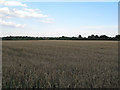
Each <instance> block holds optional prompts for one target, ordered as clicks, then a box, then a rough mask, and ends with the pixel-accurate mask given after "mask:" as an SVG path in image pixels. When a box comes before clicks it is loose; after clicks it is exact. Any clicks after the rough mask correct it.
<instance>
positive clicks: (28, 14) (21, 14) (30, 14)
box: [0, 7, 48, 18]
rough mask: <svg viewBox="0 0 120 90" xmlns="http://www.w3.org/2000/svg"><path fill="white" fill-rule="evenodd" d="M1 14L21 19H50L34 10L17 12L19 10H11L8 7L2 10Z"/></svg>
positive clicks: (0, 9)
mask: <svg viewBox="0 0 120 90" xmlns="http://www.w3.org/2000/svg"><path fill="white" fill-rule="evenodd" d="M0 13H1V14H4V16H6V15H7V16H10V17H19V18H44V17H48V16H47V15H43V14H41V13H39V12H37V10H34V9H25V10H17V9H9V8H8V7H4V8H0Z"/></svg>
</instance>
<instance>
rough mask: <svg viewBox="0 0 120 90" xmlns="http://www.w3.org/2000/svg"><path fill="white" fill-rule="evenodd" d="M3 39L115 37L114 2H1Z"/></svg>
mask: <svg viewBox="0 0 120 90" xmlns="http://www.w3.org/2000/svg"><path fill="white" fill-rule="evenodd" d="M0 28H1V30H2V34H1V35H2V36H10V35H12V36H35V37H36V36H37V37H59V36H69V37H72V36H78V35H82V36H85V37H87V36H89V35H91V34H95V35H96V34H97V35H107V36H115V35H117V34H118V3H117V2H20V1H10V0H8V1H7V0H0Z"/></svg>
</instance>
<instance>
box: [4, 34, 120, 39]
mask: <svg viewBox="0 0 120 90" xmlns="http://www.w3.org/2000/svg"><path fill="white" fill-rule="evenodd" d="M2 40H120V35H116V36H115V37H108V36H106V35H100V36H98V35H93V34H92V35H90V36H88V37H82V36H81V35H79V36H78V37H67V36H61V37H30V36H7V37H2Z"/></svg>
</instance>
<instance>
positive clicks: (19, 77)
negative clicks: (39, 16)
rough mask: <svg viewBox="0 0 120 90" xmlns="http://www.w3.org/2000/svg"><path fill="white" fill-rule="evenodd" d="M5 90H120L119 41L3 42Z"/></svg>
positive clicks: (3, 81) (3, 83)
mask: <svg viewBox="0 0 120 90" xmlns="http://www.w3.org/2000/svg"><path fill="white" fill-rule="evenodd" d="M2 65H3V66H2V69H3V73H2V75H3V77H2V87H3V88H117V87H118V81H119V80H118V42H117V41H64V40H58V41H57V40H41V41H40V40H38V41H37V40H35V41H34V40H33V41H3V42H2Z"/></svg>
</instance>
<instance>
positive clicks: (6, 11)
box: [0, 0, 53, 27]
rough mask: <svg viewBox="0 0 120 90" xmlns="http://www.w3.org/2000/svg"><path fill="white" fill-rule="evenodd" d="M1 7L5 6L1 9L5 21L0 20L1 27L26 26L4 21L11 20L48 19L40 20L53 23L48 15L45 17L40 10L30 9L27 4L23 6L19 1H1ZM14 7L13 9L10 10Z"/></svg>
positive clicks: (0, 16)
mask: <svg viewBox="0 0 120 90" xmlns="http://www.w3.org/2000/svg"><path fill="white" fill-rule="evenodd" d="M0 5H3V6H4V7H2V8H0V18H2V19H3V20H0V25H2V26H3V25H4V26H12V27H24V25H21V24H15V22H12V21H5V20H4V19H7V20H9V19H11V18H21V19H24V18H28V19H29V18H30V19H31V18H34V19H35V18H37V19H42V18H47V19H43V20H40V22H42V23H52V22H53V20H52V19H50V18H48V15H44V14H42V13H41V11H40V10H39V9H30V8H28V6H27V5H26V4H23V3H21V2H19V1H5V0H1V1H0ZM14 6H15V7H18V6H19V7H21V8H19V9H18V8H14ZM9 7H12V8H9Z"/></svg>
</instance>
